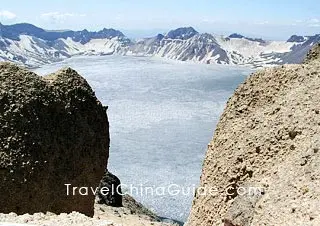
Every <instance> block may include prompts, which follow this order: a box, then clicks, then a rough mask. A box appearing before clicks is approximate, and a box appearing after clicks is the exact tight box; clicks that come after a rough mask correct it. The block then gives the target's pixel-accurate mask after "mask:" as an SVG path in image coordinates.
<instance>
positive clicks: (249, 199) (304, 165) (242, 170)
mask: <svg viewBox="0 0 320 226" xmlns="http://www.w3.org/2000/svg"><path fill="white" fill-rule="evenodd" d="M318 50H319V45H318V46H316V48H315V49H314V50H313V51H312V52H311V53H310V54H309V55H308V58H307V62H308V64H304V65H286V66H281V67H277V68H267V69H264V70H262V71H258V72H256V73H254V74H253V75H251V76H250V77H249V78H248V79H247V80H246V81H245V82H244V83H243V84H242V85H240V86H239V87H238V89H237V90H236V91H235V93H234V95H233V96H232V97H231V98H230V99H229V101H228V103H227V107H226V108H225V110H224V113H223V114H222V116H221V118H220V122H219V124H218V125H217V128H216V131H215V134H214V137H213V140H212V141H211V142H210V144H209V146H208V151H207V154H206V158H205V161H204V164H203V171H202V176H201V186H202V187H214V188H216V189H217V190H218V191H219V193H218V194H217V195H210V194H201V193H199V192H198V193H197V194H196V197H195V199H194V201H193V207H192V211H191V214H190V217H189V219H188V223H187V225H188V226H209V225H229V226H232V225H237V226H249V225H252V226H255V225H320V209H319V205H320V199H319V197H320V155H319V151H318V150H319V148H320V117H319V109H320V101H319V100H320V60H319V59H320V58H319V51H318ZM244 106H245V107H244ZM230 187H231V189H230V190H228V191H231V192H232V194H231V195H230V194H227V192H226V190H227V189H228V188H230ZM239 189H241V190H240V191H241V193H240V192H239ZM250 189H257V190H255V191H259V190H260V191H263V192H260V193H259V192H256V193H255V192H254V193H253V194H249V193H250V192H249V191H250ZM258 189H259V190H258ZM251 191H252V190H251ZM243 192H245V194H243Z"/></svg>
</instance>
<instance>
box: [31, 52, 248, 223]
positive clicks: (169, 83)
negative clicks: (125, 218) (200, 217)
mask: <svg viewBox="0 0 320 226" xmlns="http://www.w3.org/2000/svg"><path fill="white" fill-rule="evenodd" d="M65 66H70V67H72V68H74V69H76V70H77V71H78V72H79V73H80V74H81V75H82V76H84V77H85V78H86V79H87V81H88V82H89V83H90V85H91V86H92V87H93V89H94V90H95V92H96V95H97V96H98V98H99V99H100V100H101V102H102V103H103V104H104V105H108V106H109V109H108V115H109V121H110V133H111V148H110V158H109V165H108V168H109V170H110V171H111V172H113V173H114V174H116V175H117V176H118V177H119V178H120V179H121V181H122V183H123V184H125V185H126V186H124V187H127V189H126V188H125V190H130V189H131V188H134V187H137V188H139V190H138V193H140V192H141V191H142V193H143V194H142V195H141V194H136V193H137V191H136V190H134V189H132V190H133V192H134V194H133V195H134V196H135V197H136V198H137V199H138V200H139V201H141V202H142V203H143V204H145V205H146V206H147V207H149V208H150V209H152V210H154V211H155V212H156V213H157V214H158V215H160V216H163V217H167V218H172V219H176V220H180V221H185V220H186V218H187V216H188V213H189V211H190V207H191V203H192V198H193V194H192V193H190V194H181V192H184V193H188V192H187V191H188V189H192V188H193V187H194V186H195V185H197V184H198V183H199V177H200V174H201V166H202V161H203V159H204V156H205V151H206V146H207V144H208V142H209V141H210V139H211V137H212V135H213V132H214V128H215V125H216V123H217V120H218V119H219V115H220V114H221V112H222V111H223V108H224V106H225V103H226V101H227V99H228V97H229V96H230V95H231V94H232V93H233V91H234V89H235V88H236V87H237V86H238V84H239V83H240V82H242V81H243V80H244V78H245V77H246V76H247V75H248V74H249V73H250V70H249V69H246V68H240V67H232V66H217V65H203V64H195V63H183V62H177V61H168V60H163V59H156V58H149V57H123V56H103V57H93V56H92V57H76V58H71V59H68V60H66V61H63V62H60V63H56V64H51V65H45V66H43V67H41V68H39V69H36V70H35V71H36V72H37V73H39V74H42V75H43V74H47V73H51V72H54V71H56V70H57V69H59V68H61V67H65ZM131 185H132V186H131ZM145 187H152V188H153V194H152V192H151V190H148V191H147V189H144V188H145ZM159 187H160V188H159ZM156 188H158V190H157V191H155V189H156ZM170 189H171V190H170ZM169 191H170V193H172V191H177V192H180V193H179V194H177V195H173V193H172V194H171V195H170V194H169ZM156 193H157V194H156ZM174 194H176V193H174Z"/></svg>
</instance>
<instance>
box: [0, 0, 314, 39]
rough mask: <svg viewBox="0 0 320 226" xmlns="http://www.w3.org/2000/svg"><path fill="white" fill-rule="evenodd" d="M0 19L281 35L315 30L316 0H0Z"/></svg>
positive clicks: (140, 31)
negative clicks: (192, 28) (188, 27)
mask: <svg viewBox="0 0 320 226" xmlns="http://www.w3.org/2000/svg"><path fill="white" fill-rule="evenodd" d="M0 22H2V23H3V24H12V23H18V22H28V23H33V24H35V25H37V26H40V27H43V28H46V29H75V30H80V29H81V30H82V29H84V28H87V29H89V30H98V29H101V28H103V27H107V28H109V27H112V28H115V29H120V30H122V31H123V32H124V33H125V34H129V36H133V35H134V36H143V35H152V34H155V33H157V32H164V31H167V30H169V29H173V28H176V27H181V26H193V27H194V28H196V29H197V30H199V31H200V32H209V33H217V34H228V33H233V32H238V33H242V34H244V35H250V36H255V37H264V38H269V39H286V38H287V37H288V36H290V35H291V34H303V35H311V34H315V33H320V1H319V0H303V1H302V0H229V1H223V0H218V1H217V0H216V1H215V0H184V1H181V0H161V1H152V0H135V1H133V0H130V1H129V0H114V1H108V0H96V1H95V0H91V1H89V0H86V1H79V0H78V1H76V0H55V1H44V0H42V1H40V0H28V1H22V0H6V1H4V0H3V1H2V2H1V5H0Z"/></svg>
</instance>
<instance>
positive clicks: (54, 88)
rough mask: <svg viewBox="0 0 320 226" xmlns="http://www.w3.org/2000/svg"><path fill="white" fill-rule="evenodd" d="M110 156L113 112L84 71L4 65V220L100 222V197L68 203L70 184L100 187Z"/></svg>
mask: <svg viewBox="0 0 320 226" xmlns="http://www.w3.org/2000/svg"><path fill="white" fill-rule="evenodd" d="M108 150H109V125H108V118H107V115H106V108H105V107H103V106H102V105H101V103H100V102H99V101H98V100H97V98H96V97H95V94H94V92H93V91H92V89H91V88H90V86H89V85H88V83H87V82H86V81H85V79H83V78H82V77H81V76H80V75H79V74H77V72H76V71H74V70H72V69H70V68H66V69H63V70H60V71H58V72H57V73H54V74H51V75H49V76H46V77H40V76H38V75H36V74H35V73H33V72H30V71H27V70H25V69H23V68H20V67H17V66H15V65H13V64H8V63H1V64H0V181H1V184H0V191H1V195H0V196H1V197H0V212H2V213H9V212H15V213H17V214H24V213H31V214H32V213H36V212H47V211H50V212H54V213H61V212H66V213H69V212H72V211H78V212H80V213H84V214H86V215H89V216H92V215H93V205H94V194H91V193H90V194H89V195H88V196H81V195H79V194H78V195H76V196H72V195H69V196H67V192H66V191H67V190H66V186H65V184H71V186H76V187H83V186H86V187H91V186H92V187H97V186H98V184H99V181H100V179H101V178H102V176H103V172H104V168H105V166H106V164H107V158H108Z"/></svg>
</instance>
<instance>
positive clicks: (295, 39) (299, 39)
mask: <svg viewBox="0 0 320 226" xmlns="http://www.w3.org/2000/svg"><path fill="white" fill-rule="evenodd" d="M305 40H306V39H305V37H303V36H299V35H292V36H291V37H290V38H289V39H288V40H287V42H304V41H305Z"/></svg>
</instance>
